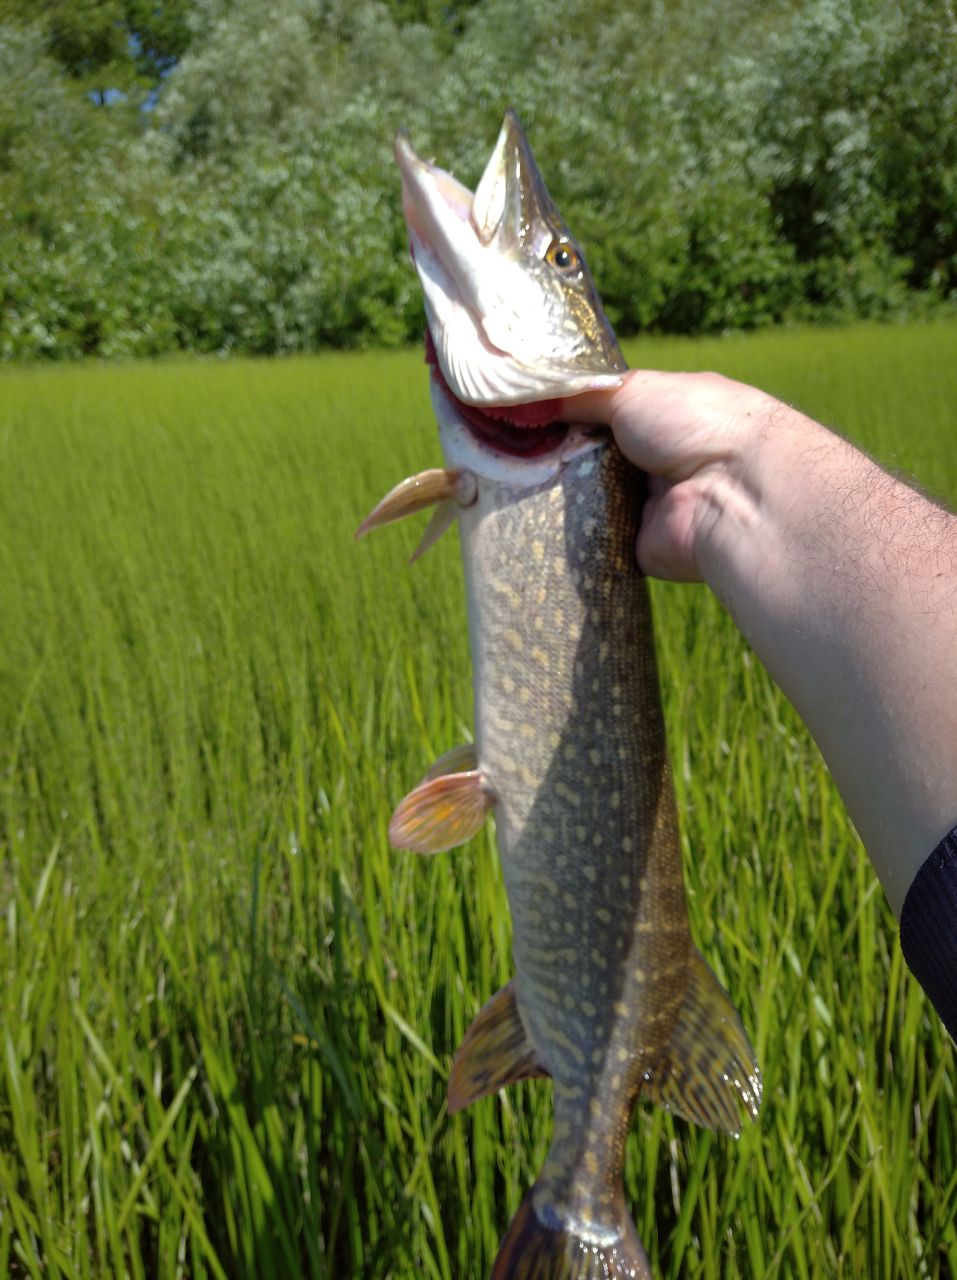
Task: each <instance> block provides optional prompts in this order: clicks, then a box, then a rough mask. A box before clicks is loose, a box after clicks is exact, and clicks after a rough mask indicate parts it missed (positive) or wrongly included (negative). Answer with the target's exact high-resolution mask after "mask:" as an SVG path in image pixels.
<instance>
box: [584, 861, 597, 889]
mask: <svg viewBox="0 0 957 1280" xmlns="http://www.w3.org/2000/svg"><path fill="white" fill-rule="evenodd" d="M582 873H583V874H584V876H585V879H586V880H587V881H588V882H589V883H590V884H594V883H595V881H596V880H597V879H598V872H597V871H596V870H595V868H594V867H593V866H592V865H591V863H588V865H587V866H584V867H582Z"/></svg>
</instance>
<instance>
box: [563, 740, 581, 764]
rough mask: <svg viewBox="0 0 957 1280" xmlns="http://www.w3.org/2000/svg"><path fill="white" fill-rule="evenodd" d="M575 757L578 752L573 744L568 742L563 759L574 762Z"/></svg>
mask: <svg viewBox="0 0 957 1280" xmlns="http://www.w3.org/2000/svg"><path fill="white" fill-rule="evenodd" d="M577 755H578V751H577V749H576V747H575V744H574V742H569V744H568V746H567V747H566V748H565V759H566V760H574V759H575V757H576V756H577Z"/></svg>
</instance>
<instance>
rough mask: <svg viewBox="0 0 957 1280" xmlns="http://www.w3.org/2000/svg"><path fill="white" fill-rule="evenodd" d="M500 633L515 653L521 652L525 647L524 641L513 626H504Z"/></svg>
mask: <svg viewBox="0 0 957 1280" xmlns="http://www.w3.org/2000/svg"><path fill="white" fill-rule="evenodd" d="M502 634H503V635H504V636H505V643H506V644H507V645H510V646H511V647H512V648H513V649H514V650H515V652H516V653H521V652H522V650H523V649H524V648H525V641H524V640H523V639H522V637H521V636H520V635H519V634H518V632H517V631H516V630H515V628H514V627H506V628H505V630H504V632H503V633H502Z"/></svg>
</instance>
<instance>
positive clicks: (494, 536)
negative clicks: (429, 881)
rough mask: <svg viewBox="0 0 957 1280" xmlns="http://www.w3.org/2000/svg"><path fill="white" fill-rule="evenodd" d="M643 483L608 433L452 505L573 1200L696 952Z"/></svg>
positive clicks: (518, 955)
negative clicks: (642, 565) (541, 468)
mask: <svg viewBox="0 0 957 1280" xmlns="http://www.w3.org/2000/svg"><path fill="white" fill-rule="evenodd" d="M638 480H639V477H638V475H637V473H636V472H635V471H634V470H633V469H632V468H630V467H628V466H627V464H626V463H625V462H624V460H623V459H622V457H621V454H620V453H618V451H617V450H616V449H614V448H613V447H611V446H609V445H603V446H600V447H599V448H596V449H595V450H594V451H593V452H590V453H586V454H585V455H583V456H581V457H579V458H577V459H575V460H574V461H573V462H572V463H570V464H569V465H568V466H567V467H565V468H564V469H563V470H562V472H561V473H560V475H559V476H558V477H557V478H556V480H555V481H553V482H551V483H548V484H546V485H543V486H542V487H540V488H537V489H534V490H531V491H525V492H521V491H518V492H516V491H515V490H514V489H510V488H509V487H507V486H504V485H493V484H488V485H480V488H479V496H478V501H477V502H476V503H475V505H474V506H473V507H470V508H469V509H468V510H467V512H465V513H464V514H463V516H462V517H461V518H460V528H461V531H462V548H463V555H464V558H465V565H466V578H467V582H468V588H469V605H470V608H469V614H470V617H469V624H470V625H469V631H470V636H471V637H472V650H473V665H474V670H475V672H476V684H475V711H476V742H477V746H478V761H479V768H480V770H481V771H482V773H483V774H485V775H486V776H487V778H488V779H489V782H490V785H491V789H492V791H493V793H494V794H495V797H496V802H495V808H494V813H495V819H496V832H497V837H498V844H499V848H500V851H501V858H502V868H503V873H504V877H505V883H506V886H507V889H508V897H509V907H510V910H511V914H512V925H513V937H514V947H513V949H514V955H515V968H516V978H515V983H514V986H515V995H516V998H517V1001H518V1006H519V1009H520V1012H521V1018H522V1023H523V1025H524V1027H525V1030H526V1032H527V1034H528V1036H529V1039H530V1040H531V1042H532V1044H533V1045H534V1047H535V1049H536V1052H537V1054H538V1055H539V1057H540V1060H541V1061H542V1062H543V1063H544V1064H545V1065H546V1066H547V1069H548V1071H549V1074H550V1075H551V1076H552V1077H553V1079H554V1081H555V1122H556V1124H555V1141H554V1144H553V1148H552V1155H551V1158H550V1160H549V1164H548V1167H547V1170H546V1178H547V1180H548V1182H549V1184H550V1185H552V1186H553V1187H554V1189H555V1191H556V1193H557V1194H558V1195H560V1196H561V1198H562V1199H563V1201H565V1202H567V1204H568V1206H569V1208H573V1207H575V1206H576V1204H577V1202H578V1200H579V1199H582V1200H583V1201H584V1202H585V1203H590V1202H591V1201H592V1200H594V1198H595V1197H596V1196H597V1197H601V1196H604V1195H607V1194H609V1193H610V1191H613V1190H615V1189H616V1188H617V1186H618V1177H619V1174H620V1169H621V1148H622V1142H623V1139H624V1134H625V1131H626V1129H627V1124H628V1120H629V1118H630V1114H631V1109H632V1105H633V1104H634V1101H635V1097H636V1094H637V1091H638V1087H639V1083H640V1080H641V1076H642V1073H643V1071H645V1070H648V1069H650V1068H651V1067H652V1066H653V1065H655V1063H656V1062H657V1061H658V1060H659V1058H660V1057H661V1055H662V1053H663V1052H664V1051H665V1050H666V1049H667V1044H668V1038H669V1036H670V1034H671V1030H672V1027H673V1025H674V1021H675V1016H676V1012H677V1009H678V1007H679V1006H680V1003H681V997H682V995H683V993H684V989H685V969H686V965H687V961H688V955H689V949H690V938H689V934H688V924H687V913H686V911H685V906H684V894H683V887H682V880H681V867H680V860H679V847H678V841H677V829H676V822H675V806H674V800H673V795H672V786H671V778H670V774H669V768H668V760H667V753H666V749H665V737H664V728H663V723H662V716H661V706H660V701H659V697H658V680H657V672H656V668H655V653H654V647H653V644H652V635H651V616H650V612H649V604H648V594H647V589H646V586H645V583H644V581H643V579H642V578H641V577H640V575H639V573H638V572H637V569H636V566H635V562H634V544H635V534H636V532H637V520H638V512H639V503H640V487H639V483H638ZM639 1048H640V1050H641V1052H638V1050H639Z"/></svg>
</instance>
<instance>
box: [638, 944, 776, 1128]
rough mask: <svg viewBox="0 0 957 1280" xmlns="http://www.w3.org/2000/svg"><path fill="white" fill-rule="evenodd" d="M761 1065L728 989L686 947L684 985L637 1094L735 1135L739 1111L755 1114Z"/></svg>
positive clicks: (707, 1126)
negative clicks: (660, 1049)
mask: <svg viewBox="0 0 957 1280" xmlns="http://www.w3.org/2000/svg"><path fill="white" fill-rule="evenodd" d="M761 1088H762V1086H761V1071H760V1069H759V1067H758V1064H757V1061H756V1060H755V1056H754V1050H753V1049H752V1048H751V1044H750V1042H749V1040H748V1037H747V1034H746V1033H745V1030H744V1027H742V1025H741V1019H740V1018H739V1017H738V1013H737V1010H736V1009H735V1007H734V1005H733V1004H732V1003H731V1000H730V998H729V997H728V993H727V992H726V991H725V990H724V988H723V987H722V986H721V984H720V982H718V979H717V978H716V977H715V976H714V974H713V973H712V972H711V969H710V967H709V966H708V964H707V963H706V961H705V960H704V958H703V956H702V955H701V952H700V951H699V950H698V949H697V947H692V948H691V954H690V957H689V963H688V988H687V990H686V992H685V998H684V1001H683V1003H682V1006H681V1010H680V1012H679V1014H678V1018H677V1020H676V1022H675V1029H674V1031H673V1032H672V1035H671V1041H670V1043H669V1045H668V1048H667V1050H666V1052H665V1054H664V1056H663V1058H662V1059H661V1060H660V1061H659V1062H658V1063H657V1064H656V1066H655V1067H654V1069H653V1070H652V1071H651V1072H650V1073H649V1077H648V1078H646V1080H645V1081H644V1083H643V1084H642V1086H641V1096H642V1097H643V1098H648V1099H650V1100H651V1101H652V1102H656V1103H657V1104H658V1105H659V1106H661V1107H664V1108H665V1109H666V1110H668V1111H672V1112H674V1114H675V1115H679V1116H682V1117H683V1118H684V1119H685V1120H693V1121H694V1122H695V1124H700V1125H703V1126H704V1127H705V1128H707V1129H724V1130H725V1131H726V1132H728V1133H730V1134H732V1135H733V1136H734V1137H738V1135H739V1133H740V1130H741V1115H742V1112H744V1113H745V1114H746V1115H747V1116H748V1117H749V1118H750V1119H754V1118H756V1116H757V1114H758V1106H759V1105H760V1102H761Z"/></svg>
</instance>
